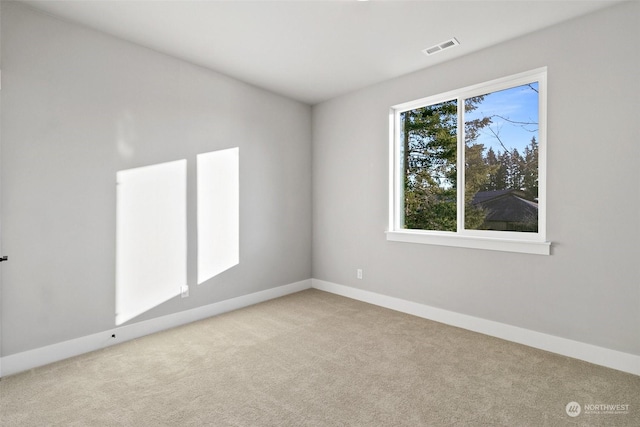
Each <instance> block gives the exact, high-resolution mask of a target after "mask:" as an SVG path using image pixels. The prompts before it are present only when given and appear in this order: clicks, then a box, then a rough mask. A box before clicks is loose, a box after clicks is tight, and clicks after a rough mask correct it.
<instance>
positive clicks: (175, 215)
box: [116, 160, 187, 325]
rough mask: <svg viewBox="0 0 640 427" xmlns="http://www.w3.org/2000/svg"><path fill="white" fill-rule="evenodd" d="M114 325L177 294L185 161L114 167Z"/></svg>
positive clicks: (182, 265)
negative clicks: (126, 167) (127, 167)
mask: <svg viewBox="0 0 640 427" xmlns="http://www.w3.org/2000/svg"><path fill="white" fill-rule="evenodd" d="M116 179H117V207H116V210H117V213H116V222H117V224H116V325H120V324H122V323H124V322H126V321H128V320H130V319H132V318H134V317H136V316H139V315H140V314H142V313H144V312H145V311H147V310H150V309H151V308H153V307H156V306H158V305H160V304H162V303H163V302H165V301H168V300H169V299H171V298H173V297H175V296H177V295H179V294H180V288H181V286H183V285H186V280H187V212H186V202H187V161H186V160H177V161H173V162H168V163H161V164H157V165H152V166H145V167H140V168H135V169H128V170H123V171H119V172H118V173H117V175H116Z"/></svg>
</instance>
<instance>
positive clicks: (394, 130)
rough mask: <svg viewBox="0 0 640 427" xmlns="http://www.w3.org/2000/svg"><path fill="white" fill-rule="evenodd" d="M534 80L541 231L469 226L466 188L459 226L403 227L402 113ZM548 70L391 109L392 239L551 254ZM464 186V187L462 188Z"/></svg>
mask: <svg viewBox="0 0 640 427" xmlns="http://www.w3.org/2000/svg"><path fill="white" fill-rule="evenodd" d="M532 81H537V82H538V91H539V92H538V108H539V110H538V121H539V127H538V232H537V233H519V232H508V231H491V230H466V229H464V221H463V219H464V200H463V197H464V195H463V192H462V191H459V192H458V209H457V211H458V213H457V214H458V221H457V223H458V230H457V231H456V232H449V231H431V230H410V229H405V228H402V227H401V220H402V194H403V182H404V180H403V176H402V174H403V171H402V170H401V168H400V159H399V152H400V147H399V129H400V123H399V121H400V119H399V117H400V113H402V112H405V111H409V110H413V109H416V108H420V107H423V106H425V105H432V104H437V103H440V102H444V101H449V100H452V99H457V101H458V105H464V102H463V100H464V99H466V98H469V97H473V96H478V95H483V94H487V93H492V92H496V91H500V90H503V89H507V88H510V87H515V86H520V85H524V84H527V83H531V82H532ZM459 110H460V111H459V112H458V114H459V117H458V123H463V121H462V108H460V109H459ZM546 118H547V68H546V67H542V68H538V69H535V70H531V71H527V72H524V73H519V74H515V75H512V76H508V77H504V78H500V79H495V80H492V81H489V82H486V83H480V84H476V85H473V86H468V87H465V88H462V89H458V90H454V91H449V92H445V93H441V94H438V95H435V96H429V97H426V98H421V99H418V100H415V101H410V102H407V103H403V104H399V105H395V106H393V107H391V110H390V113H389V140H390V144H389V225H388V230H387V233H386V234H387V240H389V241H396V242H407V243H421V244H428V245H440V246H455V247H462V248H473V249H486V250H495V251H506V252H519V253H529V254H538V255H550V253H551V242H549V241H547V240H546V226H547V217H546V211H547V203H546V201H547V191H546V190H547V186H546V175H547V173H546V172H547V171H546V163H547V162H546V158H547V154H546V153H547V129H546V122H547V119H546ZM464 148H465V143H464V126H458V158H457V169H458V182H461V183H464ZM463 188H464V187H463Z"/></svg>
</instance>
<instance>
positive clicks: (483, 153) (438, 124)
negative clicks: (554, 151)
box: [389, 69, 549, 253]
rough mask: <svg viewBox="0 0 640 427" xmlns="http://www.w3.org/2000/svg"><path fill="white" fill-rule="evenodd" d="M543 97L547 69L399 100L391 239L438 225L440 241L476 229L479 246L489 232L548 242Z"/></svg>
mask: <svg viewBox="0 0 640 427" xmlns="http://www.w3.org/2000/svg"><path fill="white" fill-rule="evenodd" d="M545 105H546V69H539V70H534V71H532V72H528V73H522V74H519V75H516V76H511V77H507V78H504V79H499V80H495V81H492V82H488V83H485V84H480V85H475V86H472V87H468V88H464V89H461V90H458V91H452V92H448V93H445V94H441V95H437V96H434V97H428V98H424V99H421V100H417V101H413V102H410V103H406V104H402V105H399V106H396V107H395V108H393V110H392V119H393V120H392V121H391V124H392V126H393V132H392V135H393V143H392V147H393V152H392V153H391V154H392V159H393V160H392V162H393V164H392V171H393V172H392V173H393V176H392V181H391V187H390V188H391V193H392V197H391V206H390V217H391V218H390V227H389V232H390V233H391V234H392V235H389V238H390V240H405V239H404V237H403V236H407V235H408V234H414V236H412V237H411V238H407V239H406V240H405V241H412V242H415V241H416V236H418V239H417V240H419V241H420V242H422V243H431V242H430V241H429V240H430V239H429V236H436V235H437V236H438V239H431V240H433V241H436V242H438V243H435V244H443V243H442V242H443V241H445V242H446V240H447V239H444V240H443V239H442V237H443V236H445V237H446V236H451V237H456V238H460V237H472V238H474V239H476V241H475V242H474V244H473V247H477V242H478V241H477V238H481V239H482V238H484V239H492V240H496V239H497V240H501V239H509V240H515V241H531V242H543V243H544V244H545V245H546V246H547V248H548V246H549V244H548V242H544V240H545V228H546V226H545V223H546V215H545V209H546V204H545V176H544V175H545V164H544V158H545V157H544V153H545V143H546V142H545ZM459 123H463V124H464V126H459V125H458V124H459ZM467 240H468V239H467ZM445 244H446V243H445ZM452 245H454V246H458V244H456V243H455V242H454V243H452ZM462 246H466V245H462ZM480 246H482V245H480ZM498 246H499V245H498ZM520 246H521V245H519V246H518V247H520ZM490 249H491V248H490ZM505 250H509V249H505ZM517 251H518V252H527V250H517ZM539 251H540V249H539V248H538V249H535V253H539ZM543 252H548V249H546V250H544V249H543Z"/></svg>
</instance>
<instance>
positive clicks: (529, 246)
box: [387, 230, 551, 255]
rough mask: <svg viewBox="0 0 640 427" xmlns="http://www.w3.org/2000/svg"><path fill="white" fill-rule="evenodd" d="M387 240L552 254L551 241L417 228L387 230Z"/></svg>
mask: <svg viewBox="0 0 640 427" xmlns="http://www.w3.org/2000/svg"><path fill="white" fill-rule="evenodd" d="M387 240H389V241H393V242H406V243H420V244H425V245H438V246H454V247H458V248H471V249H485V250H490V251H502V252H517V253H525V254H535V255H551V242H538V241H528V240H513V239H496V238H487V237H475V236H460V235H455V234H451V235H447V234H432V233H428V232H421V231H416V230H411V231H409V230H407V231H398V230H395V231H387Z"/></svg>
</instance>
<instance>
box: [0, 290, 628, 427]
mask: <svg viewBox="0 0 640 427" xmlns="http://www.w3.org/2000/svg"><path fill="white" fill-rule="evenodd" d="M573 401H575V402H578V403H579V404H580V405H581V409H582V413H581V414H580V415H578V416H577V417H569V416H568V415H567V412H566V409H565V408H566V406H567V404H568V403H569V402H573ZM592 405H623V406H621V407H618V410H619V412H620V409H622V412H623V413H609V414H607V413H606V412H607V411H606V410H604V409H601V407H600V406H598V407H595V406H592ZM624 405H628V406H627V408H628V410H627V411H626V412H625V411H624ZM594 408H595V409H594ZM596 409H597V410H596ZM0 425H2V426H45V425H47V426H48V425H53V426H136V427H138V426H205V425H207V426H475V425H496V426H562V425H569V426H572V425H580V426H582V425H601V426H640V377H638V376H634V375H631V374H626V373H623V372H619V371H615V370H611V369H607V368H603V367H599V366H595V365H591V364H588V363H585V362H580V361H577V360H574V359H570V358H567V357H563V356H558V355H554V354H551V353H547V352H544V351H540V350H535V349H532V348H529V347H525V346H522V345H518V344H514V343H510V342H506V341H503V340H499V339H495V338H490V337H487V336H484V335H480V334H476V333H473V332H469V331H465V330H462V329H458V328H454V327H449V326H446V325H442V324H439V323H435V322H431V321H428V320H424V319H421V318H417V317H413V316H409V315H405V314H402V313H398V312H394V311H391V310H387V309H383V308H379V307H376V306H372V305H368V304H365V303H361V302H358V301H353V300H350V299H347V298H343V297H340V296H336V295H332V294H329V293H325V292H321V291H318V290H307V291H303V292H300V293H297V294H293V295H289V296H286V297H283V298H279V299H276V300H272V301H268V302H265V303H262V304H258V305H255V306H252V307H248V308H245V309H242V310H238V311H235V312H232V313H227V314H224V315H220V316H217V317H213V318H210V319H206V320H203V321H200V322H196V323H193V324H190V325H186V326H183V327H180V328H176V329H172V330H169V331H165V332H162V333H158V334H155V335H152V336H148V337H144V338H141V339H137V340H134V341H130V342H127V343H124V344H120V345H117V346H113V347H109V348H106V349H103V350H100V351H97V352H93V353H90V354H86V355H83V356H79V357H76V358H73V359H68V360H65V361H62V362H58V363H55V364H52V365H49V366H45V367H42V368H38V369H34V370H31V371H29V372H25V373H22V374H18V375H14V376H10V377H6V378H2V380H1V381H0Z"/></svg>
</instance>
